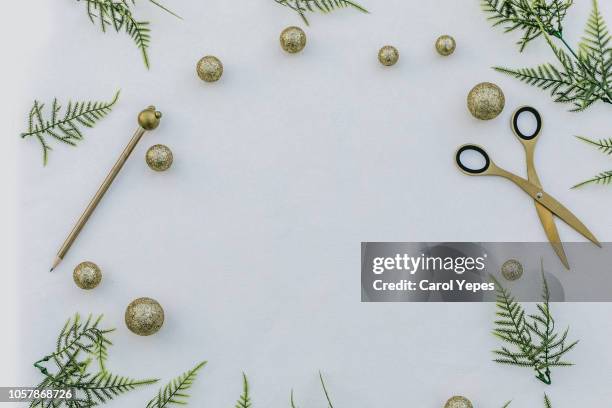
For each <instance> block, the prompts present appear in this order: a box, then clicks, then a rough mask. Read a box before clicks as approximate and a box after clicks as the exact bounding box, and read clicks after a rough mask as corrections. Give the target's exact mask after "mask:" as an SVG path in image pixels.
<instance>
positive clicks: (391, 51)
mask: <svg viewBox="0 0 612 408" xmlns="http://www.w3.org/2000/svg"><path fill="white" fill-rule="evenodd" d="M378 60H379V61H380V63H381V64H383V65H384V66H386V67H390V66H391V65H395V64H396V63H397V61H398V60H399V51H398V50H397V48H395V47H393V46H392V45H385V46H384V47H382V48H381V49H380V50H379V51H378Z"/></svg>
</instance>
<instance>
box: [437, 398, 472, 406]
mask: <svg viewBox="0 0 612 408" xmlns="http://www.w3.org/2000/svg"><path fill="white" fill-rule="evenodd" d="M444 408H474V406H473V405H472V403H471V402H470V400H469V399H467V398H465V397H462V396H460V395H455V396H454V397H451V398H450V399H449V400H448V401H446V404H444Z"/></svg>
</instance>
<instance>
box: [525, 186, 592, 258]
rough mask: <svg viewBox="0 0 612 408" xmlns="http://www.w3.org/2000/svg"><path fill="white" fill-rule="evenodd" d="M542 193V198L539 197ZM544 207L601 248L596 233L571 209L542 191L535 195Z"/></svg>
mask: <svg viewBox="0 0 612 408" xmlns="http://www.w3.org/2000/svg"><path fill="white" fill-rule="evenodd" d="M538 195H540V197H541V198H539V197H538ZM533 197H534V198H535V199H536V200H537V201H538V202H539V203H541V204H542V205H543V206H544V207H546V208H548V209H549V210H550V211H551V212H552V213H553V214H555V215H556V216H557V217H559V218H561V219H562V220H563V221H565V223H566V224H567V225H569V226H570V227H572V228H573V229H575V230H576V231H577V232H579V233H580V234H582V235H583V236H584V237H585V238H586V239H588V240H589V241H591V242H592V243H594V244H595V245H597V246H598V247H600V248H601V244H600V243H599V241H598V240H597V238H595V235H593V233H592V232H591V231H589V229H588V228H587V227H586V226H585V225H584V224H583V223H582V221H580V220H579V219H578V217H576V216H575V215H574V214H573V213H572V212H571V211H570V210H568V209H567V208H565V206H564V205H563V204H561V203H560V202H559V201H557V200H556V199H554V198H553V197H552V196H550V195H549V194H548V193H545V192H543V191H540V192H538V193H536V195H535V196H533Z"/></svg>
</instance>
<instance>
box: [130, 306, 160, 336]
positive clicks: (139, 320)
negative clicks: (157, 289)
mask: <svg viewBox="0 0 612 408" xmlns="http://www.w3.org/2000/svg"><path fill="white" fill-rule="evenodd" d="M125 324H126V326H127V327H128V329H130V331H132V333H135V334H137V335H139V336H150V335H152V334H155V333H157V332H158V331H159V329H161V327H162V326H163V324H164V309H163V308H162V306H161V305H160V304H159V302H158V301H157V300H155V299H151V298H148V297H141V298H138V299H135V300H133V301H132V302H131V303H130V304H129V305H128V307H127V308H126V309H125Z"/></svg>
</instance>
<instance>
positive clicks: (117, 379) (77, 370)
mask: <svg viewBox="0 0 612 408" xmlns="http://www.w3.org/2000/svg"><path fill="white" fill-rule="evenodd" d="M101 320H102V316H99V317H97V318H95V319H94V318H93V317H92V316H91V315H90V316H89V317H88V318H87V319H86V320H82V319H81V317H80V316H79V315H78V314H77V315H75V316H74V318H72V319H69V320H68V321H67V322H66V324H65V325H64V327H63V328H62V330H61V331H60V334H59V336H58V338H57V341H56V347H55V351H54V352H52V353H51V354H49V355H47V356H45V357H43V358H42V359H40V360H38V361H37V362H35V363H34V367H36V368H37V369H38V370H39V371H40V373H41V374H42V375H43V376H44V379H43V380H42V382H40V383H39V384H38V385H37V389H40V390H43V389H48V388H52V389H71V390H73V391H74V393H75V395H73V397H74V398H73V399H36V400H33V401H32V402H31V403H30V407H31V408H38V407H40V408H49V407H52V408H61V407H67V408H88V407H93V406H96V405H99V404H103V403H105V402H107V401H109V400H112V399H114V398H115V397H117V396H119V395H121V394H124V393H126V392H128V391H131V390H134V389H136V388H137V387H140V386H143V385H148V384H152V383H155V382H157V381H158V380H157V379H145V380H135V379H132V378H128V377H123V376H119V375H114V374H111V373H109V372H108V371H107V370H106V366H105V362H106V359H107V357H108V351H107V349H108V347H109V346H110V345H112V343H111V341H110V340H109V339H108V334H109V333H111V332H113V331H114V329H103V328H101V327H100V322H101ZM92 360H95V361H97V363H98V367H99V371H97V372H92V371H91V370H90V368H91V367H90V366H91V362H92ZM51 363H52V364H53V365H54V366H55V368H53V369H51V368H50V367H47V365H48V364H49V365H50V364H51Z"/></svg>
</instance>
